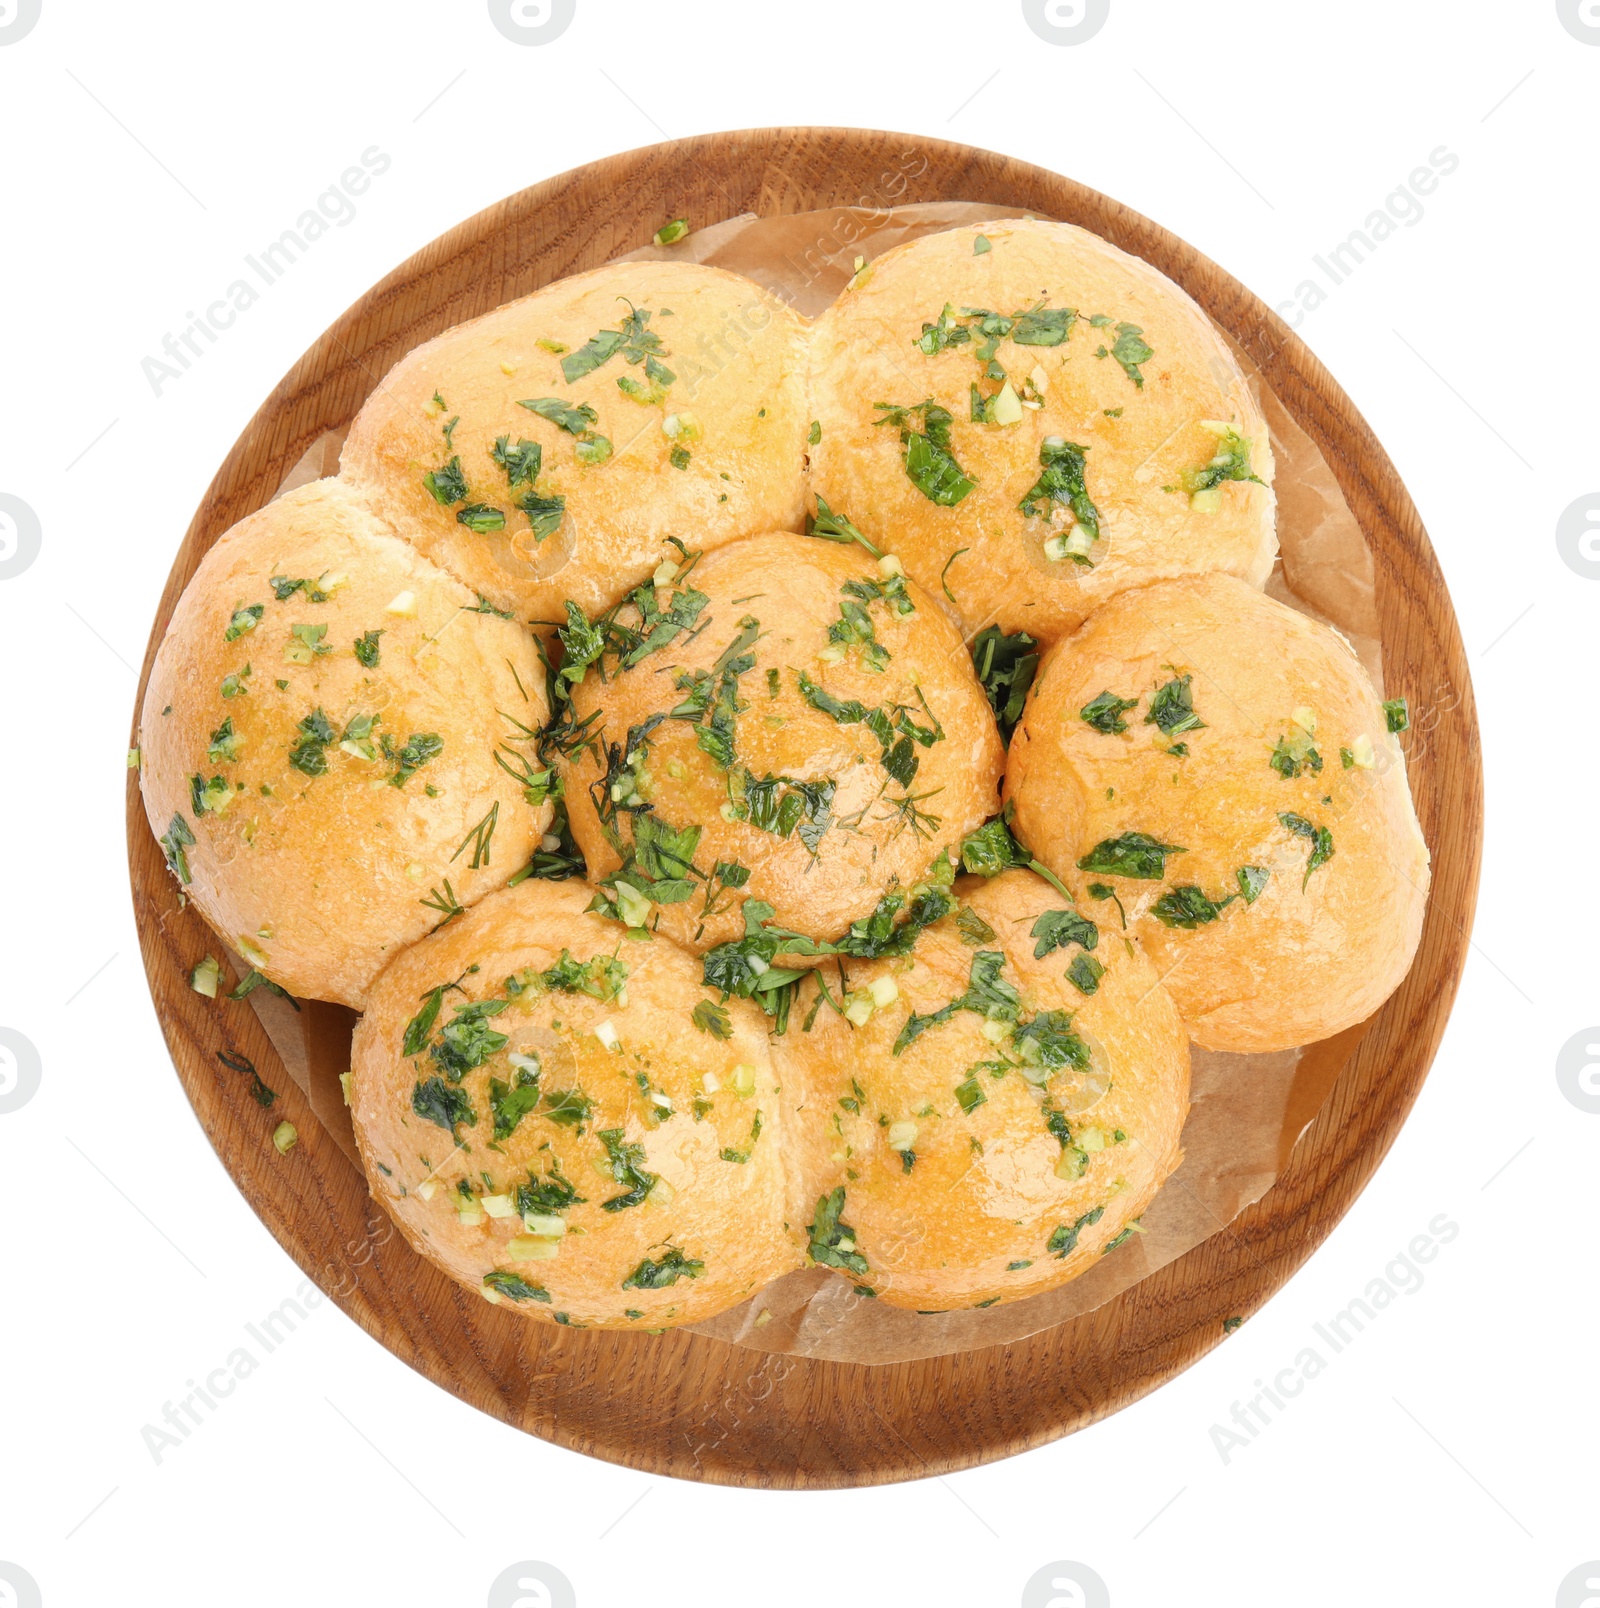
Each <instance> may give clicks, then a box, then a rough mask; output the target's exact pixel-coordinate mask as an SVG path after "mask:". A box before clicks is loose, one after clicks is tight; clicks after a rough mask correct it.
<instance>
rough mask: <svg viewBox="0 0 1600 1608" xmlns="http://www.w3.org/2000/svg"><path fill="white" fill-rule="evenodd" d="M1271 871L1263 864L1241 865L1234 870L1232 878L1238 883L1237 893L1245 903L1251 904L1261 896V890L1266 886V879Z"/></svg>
mask: <svg viewBox="0 0 1600 1608" xmlns="http://www.w3.org/2000/svg"><path fill="white" fill-rule="evenodd" d="M1271 875H1272V873H1271V871H1269V870H1268V869H1267V868H1266V866H1264V865H1242V866H1240V867H1239V869H1238V870H1237V871H1235V872H1234V879H1235V881H1237V882H1238V884H1239V894H1240V897H1241V898H1243V900H1244V902H1245V903H1246V904H1247V905H1252V904H1254V903H1255V902H1256V900H1257V899H1259V898H1260V897H1261V890H1262V889H1263V888H1264V887H1266V885H1267V879H1268V878H1269V877H1271Z"/></svg>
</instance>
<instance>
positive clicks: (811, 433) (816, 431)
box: [806, 419, 822, 447]
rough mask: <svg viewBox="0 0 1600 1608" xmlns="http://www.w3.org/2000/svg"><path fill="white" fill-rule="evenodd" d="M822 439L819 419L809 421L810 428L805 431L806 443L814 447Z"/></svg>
mask: <svg viewBox="0 0 1600 1608" xmlns="http://www.w3.org/2000/svg"><path fill="white" fill-rule="evenodd" d="M821 439H822V424H821V422H820V421H819V420H817V419H813V420H812V421H811V428H810V429H809V430H807V431H806V445H807V446H808V447H814V446H816V444H817V443H818V442H819V441H820V440H821Z"/></svg>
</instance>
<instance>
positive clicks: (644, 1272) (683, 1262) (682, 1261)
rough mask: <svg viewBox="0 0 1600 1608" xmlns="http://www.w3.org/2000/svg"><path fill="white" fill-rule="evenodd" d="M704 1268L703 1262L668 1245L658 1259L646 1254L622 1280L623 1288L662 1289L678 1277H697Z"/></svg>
mask: <svg viewBox="0 0 1600 1608" xmlns="http://www.w3.org/2000/svg"><path fill="white" fill-rule="evenodd" d="M705 1270H706V1265H705V1263H704V1262H701V1261H698V1260H695V1259H694V1258H692V1257H687V1256H685V1255H684V1254H683V1252H682V1251H680V1250H679V1249H678V1247H677V1246H676V1245H669V1246H668V1247H667V1249H666V1250H665V1251H664V1252H663V1253H662V1255H661V1257H660V1259H659V1260H658V1261H652V1260H651V1259H650V1258H649V1257H648V1256H647V1257H646V1258H645V1259H644V1260H643V1261H642V1262H641V1263H640V1264H639V1265H638V1266H637V1267H636V1268H635V1269H634V1270H633V1272H631V1273H630V1274H629V1275H628V1276H627V1278H625V1279H624V1280H623V1281H622V1288H623V1289H625V1290H664V1289H666V1288H667V1286H668V1285H670V1284H676V1283H677V1282H678V1280H679V1279H697V1278H699V1277H700V1275H701V1274H702V1273H704V1272H705Z"/></svg>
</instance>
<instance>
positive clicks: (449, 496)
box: [422, 457, 469, 508]
mask: <svg viewBox="0 0 1600 1608" xmlns="http://www.w3.org/2000/svg"><path fill="white" fill-rule="evenodd" d="M422 484H423V485H424V486H425V487H426V488H427V490H428V494H429V495H430V496H431V497H432V498H433V500H434V501H435V502H436V503H438V504H439V505H440V506H441V507H444V508H448V507H450V506H451V505H452V504H453V503H458V502H465V501H466V500H467V497H468V495H469V493H468V491H467V477H466V476H465V475H464V474H463V473H462V472H461V459H460V458H459V457H457V458H452V459H451V460H450V461H449V463H447V464H446V465H445V466H444V468H442V469H430V470H429V471H428V473H427V474H425V475H424V476H423V477H422Z"/></svg>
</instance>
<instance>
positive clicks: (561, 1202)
mask: <svg viewBox="0 0 1600 1608" xmlns="http://www.w3.org/2000/svg"><path fill="white" fill-rule="evenodd" d="M586 1198H587V1197H586V1196H583V1195H580V1194H579V1193H578V1191H577V1190H576V1189H575V1188H574V1187H573V1184H572V1180H571V1179H570V1178H568V1177H567V1176H566V1174H565V1173H563V1172H562V1171H561V1163H560V1161H558V1160H557V1159H556V1158H555V1157H554V1156H553V1155H552V1157H551V1160H550V1173H549V1176H548V1177H545V1178H541V1177H540V1176H539V1175H538V1174H537V1173H536V1172H534V1171H533V1169H532V1168H529V1169H528V1182H527V1183H525V1184H519V1185H518V1186H517V1211H518V1213H519V1214H521V1215H522V1216H523V1217H532V1216H538V1217H559V1216H560V1215H561V1214H562V1213H563V1212H565V1211H567V1210H568V1209H569V1208H571V1207H573V1206H576V1205H581V1204H582V1203H583V1202H584V1201H585V1200H586Z"/></svg>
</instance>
